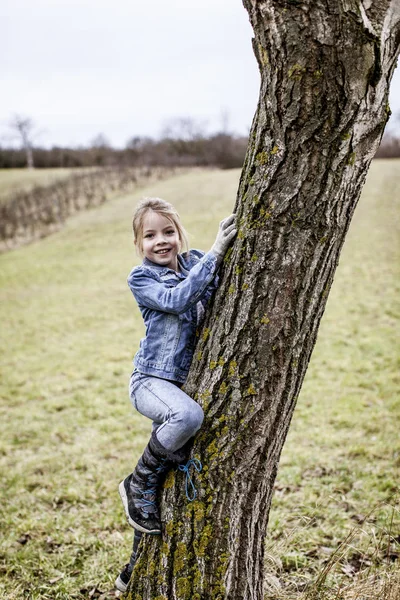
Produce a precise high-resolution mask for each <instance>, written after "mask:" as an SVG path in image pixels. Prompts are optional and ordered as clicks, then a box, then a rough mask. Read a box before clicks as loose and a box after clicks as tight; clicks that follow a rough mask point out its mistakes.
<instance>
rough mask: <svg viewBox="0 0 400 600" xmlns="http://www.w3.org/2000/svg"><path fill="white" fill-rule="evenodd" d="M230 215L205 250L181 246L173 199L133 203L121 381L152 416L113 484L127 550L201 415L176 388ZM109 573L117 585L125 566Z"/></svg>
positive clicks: (229, 231) (156, 527)
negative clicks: (138, 448)
mask: <svg viewBox="0 0 400 600" xmlns="http://www.w3.org/2000/svg"><path fill="white" fill-rule="evenodd" d="M234 219H235V215H231V216H230V217H228V218H226V219H224V220H223V221H221V223H220V226H219V231H218V234H217V238H216V240H215V243H214V245H213V246H212V248H211V250H210V251H209V252H207V253H204V252H202V251H200V250H190V251H189V252H184V253H182V254H181V250H182V247H186V248H187V236H186V232H185V230H184V228H183V227H182V225H181V222H180V219H179V215H178V213H177V212H176V210H175V209H174V207H173V206H172V205H171V204H169V203H168V202H165V201H164V200H161V199H159V198H145V199H144V200H142V201H141V202H140V203H139V205H138V207H137V208H136V211H135V214H134V217H133V232H134V241H135V246H136V249H137V250H138V252H139V254H140V255H141V256H142V257H143V262H142V264H141V265H140V266H138V267H135V268H134V269H133V270H132V271H131V273H130V275H129V277H128V285H129V287H130V289H131V291H132V293H133V295H134V297H135V300H136V301H137V303H138V305H139V308H140V311H141V313H142V316H143V319H144V324H145V326H146V337H145V338H144V339H142V340H141V342H140V347H139V351H138V352H137V353H136V355H135V357H134V361H133V362H134V367H135V369H134V371H133V373H132V375H131V379H130V383H129V394H130V398H131V401H132V404H133V406H134V407H135V408H136V409H137V410H138V411H139V412H140V413H141V414H142V415H145V416H146V417H148V418H149V419H151V420H152V422H153V431H152V435H151V438H150V441H149V443H148V445H147V447H146V448H145V450H144V453H143V455H142V456H141V458H140V459H139V462H138V464H137V465H136V468H135V470H134V471H133V473H131V474H130V475H128V477H126V479H124V481H122V482H121V483H120V485H119V493H120V496H121V499H122V502H123V505H124V509H125V513H126V517H127V519H128V522H129V524H130V525H131V526H132V527H134V528H135V540H134V552H133V554H132V557H133V562H134V554H135V553H136V548H137V545H138V542H139V540H140V537H141V533H149V534H153V535H159V534H160V533H161V523H160V516H159V509H158V504H157V492H158V490H159V489H160V486H161V485H162V482H163V480H164V478H165V475H166V473H167V471H168V470H169V469H170V468H172V467H174V466H176V465H180V464H181V463H183V462H186V458H187V455H188V451H189V447H190V445H191V441H192V438H193V436H194V435H195V434H196V432H197V431H198V430H199V429H200V427H201V424H202V422H203V416H204V415H203V411H202V409H201V407H200V406H199V405H198V404H197V402H195V401H194V400H193V399H192V398H190V397H189V396H188V395H187V394H185V392H184V391H183V390H182V389H181V387H182V384H183V383H184V382H185V380H186V377H187V374H188V372H189V368H190V364H191V362H192V358H193V352H194V349H195V344H196V329H197V328H198V326H199V324H200V322H201V320H202V318H203V316H204V309H205V308H206V305H207V302H208V300H209V298H210V296H211V294H212V292H213V291H214V290H215V289H216V287H217V271H218V268H219V266H220V264H221V262H222V259H223V257H224V254H225V252H226V250H227V248H228V246H229V244H230V243H231V241H232V240H233V238H234V236H235V235H236V228H235V224H234ZM132 566H133V565H132V560H131V565H127V567H126V568H125V570H124V571H123V572H122V573H121V575H120V576H119V578H118V579H117V581H116V585H117V587H118V588H119V589H121V590H122V591H125V589H126V586H127V583H128V581H129V577H130V572H131V568H130V567H132Z"/></svg>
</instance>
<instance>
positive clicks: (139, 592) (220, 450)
mask: <svg viewBox="0 0 400 600" xmlns="http://www.w3.org/2000/svg"><path fill="white" fill-rule="evenodd" d="M244 6H245V7H246V9H247V10H248V13H249V16H250V21H251V24H252V26H253V29H254V40H253V47H254V52H255V55H256V58H257V61H258V64H259V68H260V72H261V89H260V98H259V103H258V107H257V111H256V114H255V117H254V121H253V125H252V129H251V132H250V140H249V145H248V150H247V155H246V159H245V164H244V168H243V172H242V175H241V179H240V184H239V190H238V196H237V202H236V207H235V210H236V212H237V214H238V221H239V227H240V230H239V233H238V236H237V240H236V242H235V244H234V246H233V249H232V251H231V252H230V253H229V254H228V256H227V257H226V259H225V265H224V269H223V273H222V281H221V285H220V289H219V291H218V292H217V295H216V297H215V300H214V303H213V306H212V308H211V310H210V311H209V314H208V317H207V320H206V322H205V324H204V327H203V330H202V332H201V333H200V337H199V341H198V346H197V349H196V352H195V358H194V361H193V365H192V368H191V371H190V374H189V378H188V381H187V384H186V385H185V389H186V391H187V392H188V393H189V394H191V395H194V396H196V397H197V398H198V401H199V402H200V403H201V404H202V406H203V407H204V410H205V413H206V420H205V423H204V425H203V427H202V430H201V431H200V433H199V435H198V437H197V438H196V443H195V448H194V451H193V455H194V456H197V457H199V458H200V459H201V460H202V462H203V465H204V467H203V471H202V473H201V474H196V475H195V477H194V479H195V483H196V485H197V487H198V488H199V497H198V499H197V500H195V501H194V502H192V503H188V502H187V500H186V498H185V494H184V491H183V489H182V488H183V483H182V479H183V476H182V474H181V473H179V472H178V473H176V474H172V475H170V477H169V478H168V479H167V482H166V486H165V487H166V491H165V493H164V498H163V504H162V515H163V520H164V521H165V523H164V524H165V527H164V531H163V536H162V539H150V538H149V536H147V539H145V541H144V543H143V547H142V549H141V553H140V556H139V560H138V562H137V566H136V567H135V570H134V574H133V577H132V582H131V584H132V585H131V589H130V592H129V597H130V598H132V599H134V600H136V599H137V598H141V599H142V598H143V599H145V600H150V599H152V600H155V599H157V600H165V599H167V600H172V599H174V600H175V599H177V600H182V599H185V600H186V599H190V600H208V599H210V600H211V599H213V600H222V599H229V600H239V599H246V600H250V599H251V600H261V599H262V598H263V562H264V561H263V559H264V538H265V533H266V527H267V522H268V514H269V508H270V504H271V498H272V491H273V484H274V480H275V475H276V471H277V465H278V461H279V458H280V454H281V450H282V446H283V443H284V440H285V437H286V434H287V431H288V428H289V425H290V420H291V417H292V414H293V410H294V407H295V404H296V399H297V397H298V394H299V391H300V387H301V384H302V382H303V378H304V375H305V372H306V369H307V365H308V362H309V360H310V356H311V352H312V349H313V347H314V344H315V341H316V336H317V331H318V326H319V323H320V320H321V317H322V315H323V312H324V308H325V304H326V300H327V297H328V294H329V290H330V287H331V284H332V280H333V276H334V272H335V269H336V266H337V264H338V260H339V255H340V251H341V248H342V245H343V242H344V239H345V235H346V233H347V230H348V227H349V224H350V221H351V217H352V215H353V212H354V209H355V207H356V204H357V201H358V198H359V196H360V192H361V188H362V186H363V184H364V181H365V177H366V174H367V170H368V167H369V164H370V161H371V159H372V157H373V156H374V154H375V152H376V150H377V148H378V146H379V142H380V139H381V136H382V133H383V130H384V127H385V123H386V121H387V119H388V115H389V107H388V92H389V83H390V80H391V77H392V74H393V70H394V68H395V63H396V57H397V55H398V51H399V43H400V6H399V4H398V2H395V1H393V0H379V1H376V2H374V3H372V2H370V0H363V1H359V2H358V1H356V0H338V1H337V2H334V3H332V2H329V1H328V0H322V1H321V2H314V1H313V0H304V1H302V0H290V1H289V0H263V1H261V0H244ZM316 401H318V400H317V399H316Z"/></svg>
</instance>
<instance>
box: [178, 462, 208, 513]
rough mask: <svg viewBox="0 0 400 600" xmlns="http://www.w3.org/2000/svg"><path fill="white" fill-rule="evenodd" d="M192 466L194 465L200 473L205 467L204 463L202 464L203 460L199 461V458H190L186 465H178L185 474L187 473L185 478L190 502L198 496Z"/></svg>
mask: <svg viewBox="0 0 400 600" xmlns="http://www.w3.org/2000/svg"><path fill="white" fill-rule="evenodd" d="M190 467H193V468H194V469H195V470H196V471H197V472H198V473H200V472H201V470H202V469H203V465H202V464H201V462H200V461H199V459H198V458H191V459H190V460H188V462H187V463H186V465H179V467H178V468H179V470H180V471H182V472H183V473H185V475H186V479H185V492H186V498H187V499H188V500H189V502H193V500H195V499H196V497H197V490H196V487H195V485H194V483H193V479H192V476H191V474H190Z"/></svg>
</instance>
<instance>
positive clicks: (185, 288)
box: [128, 215, 236, 315]
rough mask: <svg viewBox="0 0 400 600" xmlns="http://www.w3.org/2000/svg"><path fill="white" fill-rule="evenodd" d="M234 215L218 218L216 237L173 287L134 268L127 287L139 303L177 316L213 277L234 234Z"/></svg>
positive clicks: (139, 268)
mask: <svg viewBox="0 0 400 600" xmlns="http://www.w3.org/2000/svg"><path fill="white" fill-rule="evenodd" d="M234 218H235V215H231V216H230V217H228V218H227V219H224V220H223V221H221V223H220V225H219V230H218V234H217V238H216V240H215V242H214V245H213V246H212V248H211V250H210V251H209V252H207V254H205V255H204V256H203V257H202V258H201V259H200V260H199V262H198V263H197V265H195V266H194V267H193V268H192V269H191V270H190V271H189V274H188V276H187V277H186V279H184V280H183V281H181V282H180V283H178V285H176V286H175V287H168V285H167V284H165V283H163V282H160V281H158V280H155V278H154V274H153V272H152V271H151V270H150V269H148V268H146V267H137V268H136V269H134V270H133V271H132V273H131V275H130V276H129V278H128V284H129V287H130V288H131V290H132V293H133V295H134V296H135V299H136V301H137V303H138V304H139V305H142V306H147V307H148V308H152V309H154V310H160V311H163V312H169V313H172V314H176V315H179V314H181V313H184V312H186V311H187V310H189V308H191V307H192V306H193V305H194V304H196V303H197V302H198V301H199V300H200V299H201V297H202V295H203V293H204V292H205V290H206V289H207V286H208V285H209V283H210V282H211V281H212V280H213V279H214V277H215V274H216V271H217V269H218V266H219V264H220V263H221V261H222V259H223V257H224V255H225V252H226V250H227V249H228V246H229V244H230V242H231V241H232V239H233V238H234V236H235V235H236V229H235V225H234V223H233V221H234Z"/></svg>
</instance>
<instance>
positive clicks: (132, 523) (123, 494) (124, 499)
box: [118, 481, 161, 591]
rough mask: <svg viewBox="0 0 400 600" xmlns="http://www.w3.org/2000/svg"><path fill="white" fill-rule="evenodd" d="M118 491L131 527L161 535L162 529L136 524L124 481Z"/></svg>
mask: <svg viewBox="0 0 400 600" xmlns="http://www.w3.org/2000/svg"><path fill="white" fill-rule="evenodd" d="M118 491H119V495H120V496H121V500H122V504H123V505H124V510H125V515H126V518H127V521H128V523H129V525H130V526H131V527H133V529H137V530H138V531H141V532H142V533H149V534H150V535H161V531H160V529H145V528H144V527H143V526H142V525H139V523H136V521H134V520H133V519H132V518H131V516H130V514H129V510H128V497H127V495H126V490H125V486H124V482H123V481H121V483H120V484H119V486H118ZM121 591H122V590H121Z"/></svg>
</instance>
